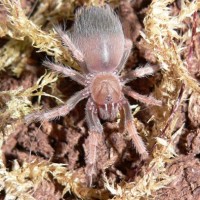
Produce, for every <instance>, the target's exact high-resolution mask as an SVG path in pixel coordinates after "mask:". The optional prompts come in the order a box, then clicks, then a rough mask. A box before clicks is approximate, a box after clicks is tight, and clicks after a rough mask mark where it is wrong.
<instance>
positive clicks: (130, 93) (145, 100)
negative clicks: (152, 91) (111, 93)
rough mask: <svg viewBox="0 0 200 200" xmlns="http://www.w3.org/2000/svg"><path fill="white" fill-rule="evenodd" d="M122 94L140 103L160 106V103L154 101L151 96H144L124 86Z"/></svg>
mask: <svg viewBox="0 0 200 200" xmlns="http://www.w3.org/2000/svg"><path fill="white" fill-rule="evenodd" d="M123 92H124V94H126V95H128V96H130V97H132V98H133V99H136V100H138V101H140V102H142V103H145V104H149V105H154V106H162V101H160V100H157V99H155V98H154V97H152V96H145V95H142V94H139V93H137V92H135V91H133V90H132V89H131V88H130V87H128V86H124V87H123Z"/></svg>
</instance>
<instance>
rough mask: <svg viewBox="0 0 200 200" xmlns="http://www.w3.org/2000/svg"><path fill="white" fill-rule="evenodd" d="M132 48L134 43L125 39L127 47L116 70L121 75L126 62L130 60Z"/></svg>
mask: <svg viewBox="0 0 200 200" xmlns="http://www.w3.org/2000/svg"><path fill="white" fill-rule="evenodd" d="M131 48H132V42H131V41H129V39H125V47H124V53H123V56H122V59H121V61H120V63H119V65H118V66H117V68H116V72H117V73H118V74H119V73H120V72H121V71H122V69H123V68H124V66H125V64H126V61H127V60H128V57H129V55H130V52H131Z"/></svg>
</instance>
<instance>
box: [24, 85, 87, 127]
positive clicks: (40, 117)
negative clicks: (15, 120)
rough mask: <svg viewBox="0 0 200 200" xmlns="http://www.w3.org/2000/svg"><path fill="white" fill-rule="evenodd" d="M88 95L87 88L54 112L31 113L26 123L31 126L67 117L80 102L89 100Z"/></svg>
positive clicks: (53, 110)
mask: <svg viewBox="0 0 200 200" xmlns="http://www.w3.org/2000/svg"><path fill="white" fill-rule="evenodd" d="M88 95H89V93H88V89H87V88H86V89H84V90H81V91H79V92H77V93H76V94H74V95H73V96H72V97H71V98H69V99H68V101H67V102H66V103H65V105H62V106H59V107H56V108H53V109H52V110H48V111H41V112H35V113H31V114H29V115H26V116H25V121H26V123H27V124H29V123H31V122H38V121H44V120H53V119H55V118H57V117H61V116H65V115H67V114H68V113H69V112H70V111H71V110H72V109H73V108H74V107H75V106H76V104H77V103H78V102H80V101H81V100H83V99H85V98H87V97H88Z"/></svg>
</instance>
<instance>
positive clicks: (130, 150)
mask: <svg viewBox="0 0 200 200" xmlns="http://www.w3.org/2000/svg"><path fill="white" fill-rule="evenodd" d="M120 2H121V3H120V9H119V14H120V17H121V20H122V23H123V27H124V29H125V30H127V32H126V35H127V36H128V37H129V38H130V39H131V40H132V41H133V43H134V44H135V47H134V50H133V52H132V54H131V56H130V58H129V60H128V63H127V66H126V69H125V70H130V69H133V68H135V67H136V66H137V65H138V64H139V63H140V64H141V63H145V62H146V61H148V62H150V63H156V58H155V57H154V55H153V54H152V53H151V50H150V49H149V48H148V47H147V46H145V45H144V41H143V39H142V38H141V37H140V36H139V31H140V30H141V29H142V27H143V24H142V23H141V22H142V19H143V18H144V16H145V9H146V7H147V5H148V3H149V2H150V1H142V0H141V1H134V2H137V3H132V4H130V3H128V1H125V0H124V1H120ZM177 2H178V3H179V1H177ZM178 5H179V4H178ZM199 37H200V36H199V35H196V36H195V38H194V40H195V44H196V47H195V48H196V54H198V56H196V55H194V56H192V55H191V58H190V60H192V62H191V63H192V64H191V68H190V72H191V74H192V75H193V77H194V78H196V79H198V78H199V77H200V76H199V63H200V62H199V58H200V46H199V42H198V41H199ZM32 56H33V57H31V58H30V63H32V60H38V61H39V62H34V63H32V66H31V67H29V68H27V69H26V70H25V71H24V72H23V74H22V75H21V76H20V78H16V77H14V76H13V75H12V73H6V72H3V73H0V90H1V91H3V90H12V89H16V88H18V87H19V86H23V87H24V88H28V87H30V86H31V85H33V83H35V82H36V80H37V79H38V77H39V76H40V75H41V74H42V72H43V71H44V69H43V67H42V65H41V62H40V60H41V59H40V58H41V57H42V55H40V54H39V53H38V54H36V53H35V52H34V53H33V55H32ZM161 78H162V77H161V74H160V73H159V72H158V73H157V74H156V75H155V76H153V77H150V78H144V79H142V80H138V81H134V82H132V83H131V84H130V85H131V86H132V88H136V89H137V90H138V92H140V93H142V94H150V92H151V91H152V88H153V86H154V84H156V83H157V80H159V79H161ZM57 86H58V88H59V89H60V91H61V92H62V94H63V95H64V96H65V97H64V98H66V99H67V98H68V97H70V96H71V95H72V94H73V93H74V92H76V91H78V90H80V89H81V87H80V86H79V85H78V84H77V83H74V82H73V81H72V80H70V79H68V78H60V80H59V81H58V83H57ZM138 88H139V89H138ZM46 90H48V88H46ZM1 98H2V97H1ZM187 98H188V99H189V100H188V101H186V102H185V104H184V105H183V106H182V107H181V108H180V112H181V110H183V111H184V114H183V115H182V116H183V119H182V120H183V121H185V124H186V125H185V127H186V128H185V130H184V132H185V134H183V135H182V136H181V137H180V139H179V142H178V143H177V152H178V153H179V156H178V157H177V158H176V159H175V160H174V161H173V162H172V163H170V164H169V166H167V170H168V174H169V175H176V176H177V177H178V178H177V179H176V180H175V181H173V182H172V183H171V184H170V185H169V186H167V187H166V188H164V189H162V190H159V191H158V192H157V193H156V196H157V199H158V200H173V199H174V200H175V199H181V200H186V199H187V200H190V199H191V200H198V199H200V160H199V159H200V115H199V114H200V96H199V95H198V94H195V93H192V94H191V95H189V96H188V97H187ZM7 100H8V97H3V98H2V99H1V104H2V105H1V104H0V106H3V104H4V103H5V102H6V101H7ZM131 102H133V103H134V101H133V100H131ZM33 103H35V99H34V98H33ZM42 105H43V108H50V107H54V106H56V103H55V102H54V100H52V99H50V98H46V97H45V98H42ZM84 106H85V101H83V102H81V103H80V104H79V105H78V106H76V108H75V109H74V110H73V111H72V112H71V113H70V114H69V115H68V116H66V117H64V118H61V119H59V120H55V121H52V122H44V123H42V124H40V123H36V124H34V123H33V124H31V125H29V126H27V125H26V124H24V123H21V125H19V127H18V128H17V129H16V130H14V131H13V133H12V134H11V135H10V136H9V138H8V140H7V141H6V142H5V143H4V145H3V148H2V150H3V155H4V162H5V164H6V166H7V167H8V168H11V167H12V161H13V160H14V159H17V160H18V161H19V163H20V164H21V163H22V162H23V161H25V160H26V161H27V162H31V161H33V160H35V159H38V160H41V161H42V160H48V161H50V162H56V163H64V164H67V168H68V169H69V170H76V171H77V173H80V174H82V182H83V183H86V177H85V175H84V174H83V173H82V172H84V169H85V167H86V164H85V155H86V154H87V149H88V140H87V136H88V132H87V131H88V130H87V126H86V123H85V119H84ZM142 106H143V105H142ZM142 110H143V109H142ZM142 112H143V111H140V113H139V114H138V115H136V116H135V117H137V118H138V120H140V121H141V122H142V123H144V125H145V126H147V127H148V128H151V126H152V124H147V123H146V120H148V118H149V116H150V112H149V110H148V107H145V109H144V112H143V113H142ZM102 123H103V125H104V134H103V135H99V136H98V141H99V146H98V152H97V155H98V159H97V176H96V178H94V185H95V187H97V188H101V187H102V186H103V181H102V178H101V177H102V173H103V171H105V172H106V175H107V176H108V178H112V180H114V181H115V182H117V183H118V182H120V181H122V180H125V181H132V180H134V177H135V176H136V174H137V172H138V171H139V169H140V167H141V162H140V160H139V157H138V155H137V154H136V152H135V150H134V147H133V145H132V144H131V143H130V141H129V140H127V139H126V135H125V134H124V133H121V132H120V131H119V128H118V125H117V123H116V122H113V123H111V122H102ZM144 140H145V138H144ZM149 151H150V149H149ZM61 189H62V187H61V186H59V185H58V184H57V183H56V182H54V181H53V180H52V181H51V182H50V181H46V180H44V181H43V182H42V183H41V185H40V186H39V187H38V189H37V190H36V191H35V192H34V195H33V196H34V197H35V198H36V199H37V200H44V199H48V200H51V199H52V200H53V199H55V200H57V199H61V191H62V190H61ZM65 199H75V198H74V197H73V196H72V195H67V196H65Z"/></svg>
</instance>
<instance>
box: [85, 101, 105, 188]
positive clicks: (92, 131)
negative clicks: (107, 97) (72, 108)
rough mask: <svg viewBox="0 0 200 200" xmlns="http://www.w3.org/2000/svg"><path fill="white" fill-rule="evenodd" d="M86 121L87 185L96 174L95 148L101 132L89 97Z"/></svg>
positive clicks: (90, 184)
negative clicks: (87, 134) (87, 132)
mask: <svg viewBox="0 0 200 200" xmlns="http://www.w3.org/2000/svg"><path fill="white" fill-rule="evenodd" d="M86 121H87V125H88V128H89V136H88V138H87V140H86V144H85V154H86V175H87V181H88V185H89V186H90V187H91V186H92V179H93V177H94V176H95V175H96V163H97V148H98V141H99V137H101V135H100V134H102V132H103V127H102V125H101V123H100V120H99V118H98V115H97V110H96V106H95V105H93V102H92V100H91V99H89V100H88V102H87V105H86Z"/></svg>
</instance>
